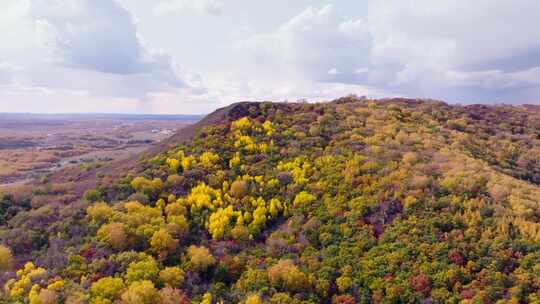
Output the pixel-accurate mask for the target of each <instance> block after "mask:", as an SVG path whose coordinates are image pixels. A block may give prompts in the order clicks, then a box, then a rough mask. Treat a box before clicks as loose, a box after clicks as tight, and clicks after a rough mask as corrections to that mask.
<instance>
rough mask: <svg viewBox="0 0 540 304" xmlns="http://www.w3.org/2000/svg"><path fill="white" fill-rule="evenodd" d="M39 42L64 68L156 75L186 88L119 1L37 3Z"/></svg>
mask: <svg viewBox="0 0 540 304" xmlns="http://www.w3.org/2000/svg"><path fill="white" fill-rule="evenodd" d="M30 15H31V16H32V17H33V18H34V19H35V25H36V31H37V36H38V40H39V42H40V43H41V45H42V46H44V47H46V48H48V49H49V50H50V51H51V52H52V54H53V56H54V57H53V58H55V59H56V60H57V62H58V63H60V64H62V65H64V66H67V67H73V68H80V69H86V70H93V71H97V72H102V73H110V74H120V75H130V74H152V76H153V77H156V78H158V79H161V80H162V81H164V82H167V83H168V84H170V85H172V86H182V85H183V82H182V80H181V79H180V77H179V76H178V75H177V73H178V71H177V67H176V66H175V64H174V62H173V60H172V58H171V57H170V56H169V55H167V54H165V53H163V52H159V51H154V50H151V49H149V48H148V47H146V46H145V45H144V43H143V42H142V40H141V38H140V37H139V34H138V31H137V26H136V24H135V21H134V19H133V16H132V15H131V13H130V12H129V11H127V10H126V9H125V8H124V7H122V6H121V5H120V4H119V3H118V2H116V1H113V0H70V1H68V0H52V1H51V0H34V1H33V2H32V5H31V9H30Z"/></svg>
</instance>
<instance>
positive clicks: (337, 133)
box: [0, 97, 540, 303]
mask: <svg viewBox="0 0 540 304" xmlns="http://www.w3.org/2000/svg"><path fill="white" fill-rule="evenodd" d="M539 113H540V112H539V111H538V109H537V108H535V107H532V106H524V107H510V106H466V107H460V106H450V105H447V104H445V103H442V102H436V101H419V100H406V99H387V100H368V99H358V98H354V97H348V98H342V99H339V100H336V101H334V102H331V103H322V104H278V103H251V102H246V103H238V104H233V105H231V106H229V107H226V108H223V109H220V110H217V111H216V112H215V113H213V114H211V115H209V116H208V117H207V118H205V119H204V120H202V121H201V122H199V123H198V124H197V125H194V126H193V127H191V128H189V129H185V130H183V131H182V132H183V133H179V134H177V135H175V136H174V137H172V138H171V139H170V140H169V141H167V142H164V143H162V144H160V145H159V146H156V147H155V148H154V149H152V150H151V151H149V152H148V154H147V155H146V156H145V157H143V158H141V159H140V160H137V161H135V160H133V161H132V163H129V166H126V167H125V168H128V167H130V168H134V169H129V170H131V173H130V174H128V172H126V171H125V170H124V169H123V167H117V169H116V170H118V172H114V174H111V177H110V178H102V179H99V178H98V183H96V187H97V188H96V189H94V190H92V191H89V192H87V193H86V195H85V199H82V200H78V199H76V196H75V197H73V196H70V190H69V189H71V188H70V186H69V185H66V184H53V185H50V186H48V187H42V188H39V189H37V190H36V191H34V194H33V195H32V197H31V198H28V200H29V201H25V199H24V198H21V197H14V196H10V197H5V198H4V200H3V201H4V202H6V204H12V209H11V210H9V212H4V215H5V216H4V220H5V221H4V222H3V226H2V230H1V231H0V238H1V240H2V243H3V244H5V245H6V246H7V247H9V248H11V250H12V251H13V253H14V255H15V257H16V259H15V262H16V263H18V264H20V263H22V262H24V261H28V260H31V261H33V262H34V264H27V265H26V266H25V267H26V268H25V270H22V271H20V272H19V273H17V274H15V273H13V272H6V273H5V274H4V275H3V279H4V280H9V281H8V283H7V284H6V294H5V295H4V299H5V301H7V302H8V303H11V302H13V303H16V302H17V301H20V302H22V303H24V301H29V300H32V299H41V301H42V302H35V303H44V302H43V301H44V300H43V299H55V300H56V301H59V302H60V303H63V302H66V303H85V301H90V303H179V302H180V303H189V302H190V301H193V302H195V303H219V302H224V303H240V302H242V303H372V302H373V303H415V302H423V303H433V302H436V303H458V302H463V303H469V302H470V303H496V302H500V303H503V302H504V303H506V302H511V303H520V302H522V303H524V302H537V301H539V295H540V281H539V279H538V278H539V277H540V276H539V275H540V268H539V267H538V266H537V265H539V262H540V251H539V250H540V246H539V245H540V224H539V222H540V205H539V202H540V187H539V186H538V184H539V183H540V176H539V174H538V172H540V139H539V135H538V134H540V123H539V121H540V120H538V118H539ZM120 169H121V170H120ZM112 171H114V170H111V172H112ZM94 174H95V173H94ZM112 175H115V177H119V178H112ZM74 187H77V186H74ZM66 196H67V197H66ZM62 197H65V198H64V200H62V199H61V198H62ZM51 198H54V201H53V202H51V201H50V200H51ZM71 201H74V202H73V203H67V202H71ZM13 206H17V207H18V209H17V208H15V207H13ZM8 209H9V208H8ZM1 253H2V252H1V251H0V255H1ZM30 254H31V255H30ZM0 260H1V259H0ZM6 265H7V264H6ZM18 266H21V265H18ZM0 267H1V263H0ZM39 267H42V268H39ZM6 268H7V267H6ZM36 301H37V300H36ZM46 303H54V302H46Z"/></svg>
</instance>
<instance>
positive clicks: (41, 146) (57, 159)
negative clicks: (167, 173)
mask: <svg viewBox="0 0 540 304" xmlns="http://www.w3.org/2000/svg"><path fill="white" fill-rule="evenodd" d="M198 120H199V117H198V116H190V115H124V114H121V115H117V114H55V115H51V114H1V113H0V186H7V185H16V184H20V183H24V182H25V181H28V180H30V179H34V178H42V177H45V176H47V175H48V174H49V173H51V172H54V171H56V170H59V169H61V168H64V167H66V166H81V167H92V166H101V165H103V164H104V163H107V162H110V161H112V160H119V159H123V158H126V157H129V156H130V155H133V154H136V153H139V152H141V151H143V150H144V149H146V148H147V147H148V146H149V145H151V144H152V143H155V142H159V141H161V140H163V139H165V138H167V137H169V136H171V135H173V134H174V133H175V132H176V130H178V129H179V128H182V127H184V126H186V125H188V124H191V123H193V122H196V121H198Z"/></svg>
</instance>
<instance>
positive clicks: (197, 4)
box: [154, 0, 223, 15]
mask: <svg viewBox="0 0 540 304" xmlns="http://www.w3.org/2000/svg"><path fill="white" fill-rule="evenodd" d="M222 12H223V3H222V0H164V1H161V2H159V3H158V4H157V5H156V6H155V8H154V13H155V14H156V15H164V14H171V13H198V14H210V15H220V14H221V13H222Z"/></svg>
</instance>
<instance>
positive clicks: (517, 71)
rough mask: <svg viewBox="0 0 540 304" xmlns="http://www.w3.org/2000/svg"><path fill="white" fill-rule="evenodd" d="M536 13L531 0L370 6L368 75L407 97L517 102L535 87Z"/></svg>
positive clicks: (538, 6) (539, 41)
mask: <svg viewBox="0 0 540 304" xmlns="http://www.w3.org/2000/svg"><path fill="white" fill-rule="evenodd" d="M538 10H540V2H538V1H534V0H517V1H512V2H509V1H504V0H495V1H491V0H490V1H488V0H479V1H473V2H471V1H465V0H459V1H450V0H443V1H437V2H433V1H428V0H420V1H410V0H405V1H401V0H399V1H398V0H385V1H375V0H371V1H370V4H369V12H368V18H367V23H368V24H369V29H370V34H371V37H372V39H373V47H372V48H371V50H370V53H369V57H370V61H371V65H370V70H371V71H372V73H378V74H379V75H384V76H383V77H382V78H381V79H374V80H375V82H377V81H379V82H380V83H381V84H380V85H382V84H383V82H386V83H388V84H390V85H391V86H393V87H394V88H399V89H401V90H402V91H403V92H405V93H407V94H415V93H416V94H419V93H424V94H431V95H438V96H437V97H441V98H446V99H448V98H449V97H450V98H451V97H452V96H453V95H457V96H458V97H459V98H467V99H470V100H466V101H478V102H482V101H493V99H495V100H497V99H499V100H502V98H508V97H509V96H508V95H512V94H508V93H510V92H513V93H515V96H516V98H523V95H522V94H521V93H522V92H521V91H522V90H524V89H528V88H531V87H534V86H538V85H539V84H538V81H537V78H536V77H537V76H538V74H537V70H538V67H540V57H539V56H537V55H539V54H540V32H538V31H535V30H532V29H535V28H538V27H540V19H538V18H537V12H538ZM381 81H382V82H381ZM459 90H463V94H461V93H460V92H458V94H455V93H453V92H451V91H459ZM502 90H505V92H506V93H507V94H503V95H500V96H501V98H497V96H496V94H497V93H500V92H501V91H502ZM494 94H495V95H494ZM510 98H511V96H510ZM511 99H512V98H511ZM515 100H517V99H515ZM450 101H455V100H450ZM506 101H508V100H506Z"/></svg>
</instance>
